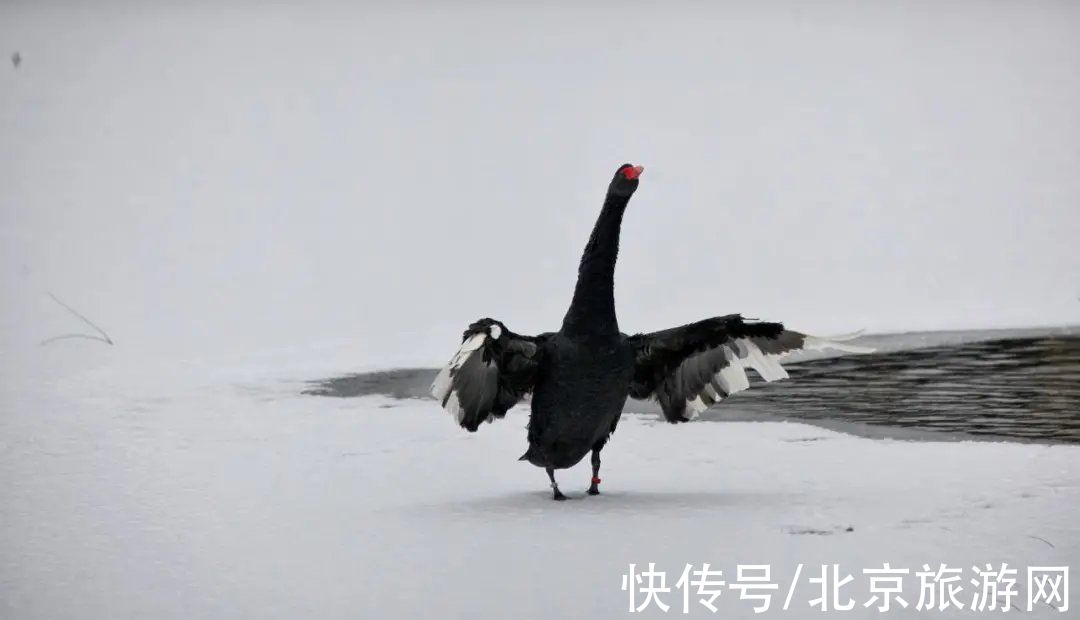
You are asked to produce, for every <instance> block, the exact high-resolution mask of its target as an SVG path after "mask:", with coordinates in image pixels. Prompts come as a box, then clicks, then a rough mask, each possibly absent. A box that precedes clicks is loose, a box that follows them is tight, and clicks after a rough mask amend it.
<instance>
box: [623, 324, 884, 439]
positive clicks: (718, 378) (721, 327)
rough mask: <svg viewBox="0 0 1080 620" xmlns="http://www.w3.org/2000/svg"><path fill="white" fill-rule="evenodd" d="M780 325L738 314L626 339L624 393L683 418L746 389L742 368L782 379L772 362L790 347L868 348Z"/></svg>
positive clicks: (669, 416) (863, 350)
mask: <svg viewBox="0 0 1080 620" xmlns="http://www.w3.org/2000/svg"><path fill="white" fill-rule="evenodd" d="M840 339H841V338H837V339H834V340H826V339H823V338H816V337H814V336H807V335H806V334H801V333H799V332H796V331H791V330H789V329H784V326H783V325H782V324H780V323H764V322H756V321H750V322H748V321H744V320H743V318H742V317H741V316H740V315H738V314H729V315H727V316H718V317H714V318H711V319H705V320H704V321H698V322H697V323H690V324H689V325H683V326H682V327H675V328H672V329H666V330H664V331H660V332H654V333H651V334H637V335H634V336H631V337H630V342H631V344H632V345H633V347H634V352H635V362H634V377H633V379H632V380H631V383H630V395H631V396H633V397H634V398H641V399H645V398H651V399H655V400H656V401H657V402H659V403H660V407H661V408H662V409H663V411H664V417H665V418H667V420H668V421H669V422H687V421H689V420H692V419H693V418H695V417H697V415H698V414H699V413H701V412H702V411H704V410H705V409H707V408H708V407H709V405H712V404H713V403H717V402H720V401H721V400H723V399H725V398H727V397H728V396H730V395H731V394H734V393H736V392H741V391H743V390H745V389H747V388H748V387H750V380H749V379H748V378H747V376H746V369H747V368H753V369H754V370H755V371H756V372H757V373H758V375H760V376H761V378H762V379H764V380H766V381H778V380H780V379H786V378H787V377H788V374H787V371H786V370H784V368H783V366H781V365H780V362H779V361H778V360H779V359H780V358H782V357H784V356H785V355H787V354H789V353H792V352H794V351H800V350H805V349H816V350H820V349H826V348H829V349H837V350H839V351H846V352H849V353H870V352H871V351H872V349H867V348H865V347H858V346H854V345H849V344H842V343H840V342H837V340H840Z"/></svg>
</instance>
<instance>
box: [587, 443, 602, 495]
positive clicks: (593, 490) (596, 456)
mask: <svg viewBox="0 0 1080 620" xmlns="http://www.w3.org/2000/svg"><path fill="white" fill-rule="evenodd" d="M603 449H604V446H603V445H599V446H596V447H595V448H593V451H592V485H590V486H589V495H600V486H599V485H600V451H601V450H603Z"/></svg>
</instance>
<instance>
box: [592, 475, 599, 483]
mask: <svg viewBox="0 0 1080 620" xmlns="http://www.w3.org/2000/svg"><path fill="white" fill-rule="evenodd" d="M592 483H593V484H600V478H597V477H596V476H593V477H592Z"/></svg>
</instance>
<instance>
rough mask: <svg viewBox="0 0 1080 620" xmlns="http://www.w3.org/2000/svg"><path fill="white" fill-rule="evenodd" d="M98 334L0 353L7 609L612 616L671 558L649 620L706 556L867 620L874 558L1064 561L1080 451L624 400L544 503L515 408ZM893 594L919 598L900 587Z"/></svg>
mask: <svg viewBox="0 0 1080 620" xmlns="http://www.w3.org/2000/svg"><path fill="white" fill-rule="evenodd" d="M94 347H97V348H94ZM118 350H119V348H118V347H117V348H114V349H109V348H107V347H104V346H98V345H95V344H94V343H85V344H83V343H79V344H76V345H74V346H73V347H71V348H66V349H63V350H61V349H60V348H57V347H53V346H50V347H45V348H39V349H38V350H37V352H21V353H20V354H19V356H18V358H17V361H18V362H19V363H18V364H12V363H10V362H11V360H10V359H8V360H7V362H9V363H7V364H6V365H5V366H6V370H5V375H6V378H5V381H4V384H3V387H2V389H3V393H2V398H3V403H4V408H5V411H4V415H3V416H0V616H2V617H4V618H74V617H80V618H130V617H154V618H196V617H197V618H225V617H260V618H271V617H321V618H376V617H385V618H404V617H446V618H466V617H467V618H502V617H517V618H558V617H589V618H614V617H624V616H626V615H627V607H628V593H627V592H624V591H622V589H621V585H622V576H623V575H624V574H625V573H626V572H627V570H628V566H629V564H630V563H635V564H637V565H638V566H639V567H641V566H644V565H647V564H648V563H650V562H654V563H656V568H657V569H658V570H665V571H667V572H668V580H669V583H668V585H669V586H671V587H672V588H673V591H672V592H671V593H670V594H667V595H665V596H664V597H663V600H664V602H666V603H667V604H669V605H672V609H671V611H670V612H668V614H667V615H681V610H682V608H681V605H682V603H681V598H680V596H681V595H680V594H679V592H678V591H676V590H675V589H674V587H673V586H674V585H675V581H676V580H677V579H678V577H679V575H680V573H681V571H682V569H683V568H684V566H685V565H686V564H688V563H689V564H693V565H695V568H700V567H701V564H702V563H704V562H708V563H710V564H712V566H713V568H714V569H720V570H722V571H724V575H725V577H724V580H725V581H734V577H735V570H736V566H737V565H738V564H770V565H771V566H772V571H773V574H772V579H773V581H774V582H776V583H778V584H779V585H778V588H779V589H778V591H777V593H776V595H775V597H774V600H773V601H772V610H771V611H770V614H772V613H775V614H776V615H778V616H779V617H792V618H804V617H812V616H821V615H822V614H821V612H819V611H817V610H815V609H812V608H811V607H810V606H809V605H808V601H809V600H810V599H813V598H817V596H818V590H817V588H818V586H816V585H812V584H810V583H809V582H808V581H807V579H808V578H809V577H813V576H817V575H818V573H820V570H821V569H820V565H821V564H839V565H840V567H841V571H842V573H850V574H853V576H854V577H855V580H854V581H853V582H851V584H849V585H848V586H846V587H845V589H844V590H843V597H842V598H846V597H847V596H851V597H852V598H853V599H854V600H855V601H856V605H857V606H856V609H855V610H852V611H850V612H846V613H842V614H838V615H841V616H846V617H880V616H879V615H878V614H877V612H876V611H873V609H872V608H871V609H866V608H863V607H862V603H863V602H864V601H865V600H866V599H867V598H868V589H867V586H868V584H867V581H866V578H865V577H864V576H863V575H862V574H861V571H862V569H863V568H875V567H876V568H881V567H882V563H883V562H889V563H890V565H891V566H892V567H903V568H909V569H911V571H912V573H914V572H915V571H916V570H921V567H922V565H923V564H924V563H926V564H930V565H931V566H933V567H934V568H936V567H937V566H938V565H939V564H940V563H946V564H948V565H949V566H950V567H960V568H963V570H964V582H965V583H963V585H964V587H965V589H964V591H963V592H962V594H961V595H960V597H959V599H960V600H961V601H962V602H964V603H965V605H966V604H968V603H970V597H971V596H972V594H973V593H974V588H973V587H972V586H971V585H970V584H968V583H966V582H967V579H968V578H969V577H970V576H971V575H970V574H969V573H970V572H971V566H972V564H973V563H978V564H980V565H983V564H985V563H987V562H991V563H993V564H994V565H995V566H998V565H999V564H1000V563H1001V562H1007V563H1008V564H1009V566H1011V567H1018V568H1020V580H1019V581H1020V587H1019V588H1018V589H1019V596H1017V597H1016V598H1015V599H1014V601H1013V603H1014V605H1016V606H1017V607H1018V608H1020V609H1025V608H1026V595H1027V588H1026V583H1025V573H1024V568H1025V567H1027V566H1029V565H1036V566H1039V565H1053V566H1056V565H1070V566H1072V568H1073V569H1074V570H1075V569H1076V567H1077V566H1078V565H1080V561H1078V560H1080V524H1078V522H1077V520H1076V514H1077V509H1078V508H1080V446H1064V445H1057V446H1046V445H1036V444H1027V445H1020V444H1008V443H968V442H962V443H954V442H950V443H936V442H904V441H881V440H871V439H863V438H857V437H853V436H849V435H844V434H840V433H836V432H831V431H827V430H823V429H820V428H816V427H812V426H806V425H802V424H794V423H774V422H769V423H751V422H740V423H693V424H687V425H681V426H678V427H675V426H669V425H666V424H662V423H656V422H655V421H654V420H653V419H652V418H649V417H644V416H627V417H626V418H624V420H623V422H622V424H621V425H620V427H619V429H618V431H617V433H616V435H615V437H614V439H613V441H612V443H611V444H609V447H608V449H607V450H605V452H604V465H603V470H602V472H601V475H602V477H603V479H604V482H603V484H602V485H601V488H602V490H603V492H604V494H603V495H601V496H600V497H587V496H585V494H584V490H585V488H586V486H587V480H588V477H589V471H588V469H587V465H586V464H582V465H579V466H578V467H576V468H574V469H572V470H569V471H565V472H560V476H559V479H560V482H561V484H562V487H563V489H564V491H566V492H567V493H568V494H569V495H570V496H571V498H572V499H571V501H567V502H562V503H557V502H553V501H551V499H550V497H549V490H548V488H547V486H546V478H545V476H544V474H543V472H542V471H541V470H539V469H537V468H534V467H532V466H530V465H527V464H525V463H521V462H518V461H517V460H516V459H517V457H518V456H519V455H520V454H521V453H522V452H523V451H524V448H525V428H524V427H525V423H526V420H527V416H526V412H525V411H523V410H516V411H514V412H512V413H511V414H510V415H509V416H508V417H507V419H506V420H504V421H502V422H500V423H496V424H492V425H485V426H484V427H482V428H481V429H480V432H478V433H476V434H472V435H470V434H468V433H465V432H464V431H462V430H461V429H459V428H457V427H455V426H454V425H453V424H452V422H451V420H450V419H449V417H448V416H447V415H446V414H444V413H443V412H442V411H441V410H439V409H438V408H437V407H436V406H435V404H434V403H433V402H431V401H419V400H411V401H397V400H391V399H384V398H379V397H368V398H360V399H328V398H319V397H311V396H301V395H299V391H300V387H301V386H300V385H298V384H297V383H296V382H295V381H288V380H285V379H281V378H280V377H286V376H296V375H295V374H292V375H289V374H287V373H290V372H292V371H294V370H295V369H297V368H301V367H305V366H307V367H314V366H317V365H318V364H319V363H320V362H315V360H316V359H317V357H316V356H315V355H314V352H313V351H307V352H304V351H278V352H275V353H272V354H269V355H268V356H263V357H260V358H248V359H244V360H241V359H233V360H231V361H228V363H226V361H224V360H221V359H216V360H212V361H210V360H191V359H188V360H161V359H159V360H155V361H150V360H149V359H148V358H141V359H140V358H139V357H138V356H129V357H127V358H125V359H119V358H116V357H113V358H110V357H109V356H119V355H120V353H118ZM76 353H78V354H79V355H78V356H81V357H82V358H83V359H82V360H81V362H80V363H78V364H69V366H68V367H67V368H66V369H64V370H62V371H50V369H55V368H60V367H62V365H61V364H59V360H60V359H62V358H63V359H67V358H70V357H72V356H75V354H76ZM78 356H76V357H78ZM322 359H324V361H323V362H321V363H322V364H327V363H329V364H330V365H333V363H334V362H332V361H331V362H326V361H325V359H326V358H325V357H323V358H322ZM800 563H802V564H803V565H804V566H803V568H802V572H801V577H800V578H799V580H797V581H796V587H795V591H794V594H793V595H792V599H791V603H790V606H789V607H790V608H789V609H788V610H787V611H780V608H781V607H782V606H783V602H784V599H785V597H786V595H787V590H788V588H789V585H790V583H791V581H792V577H793V576H794V573H795V571H796V570H797V567H798V565H799V564H800ZM1072 581H1074V582H1075V578H1074V579H1073V580H1072ZM1074 585H1075V584H1074ZM902 596H903V597H904V598H905V599H906V600H907V601H908V603H909V604H910V605H912V606H914V605H915V603H916V602H917V601H918V598H919V597H918V582H917V580H916V578H915V577H914V576H913V575H909V577H908V578H907V580H906V581H905V582H904V593H903V594H902ZM641 601H642V598H641V597H640V596H639V598H638V603H639V604H640V602H641ZM1075 604H1076V603H1075V602H1074V604H1073V606H1072V608H1073V609H1074V610H1075V608H1076V607H1075ZM691 605H692V607H691V611H692V613H693V614H694V615H696V616H698V617H706V616H711V615H712V614H710V613H709V612H708V610H707V609H705V608H704V607H702V606H701V605H699V604H697V602H696V599H691ZM717 605H718V607H719V610H720V611H719V613H718V614H717V615H716V616H715V617H748V616H752V615H753V613H752V611H751V609H752V607H753V606H754V605H755V603H754V602H752V601H749V600H740V599H739V597H738V592H737V591H735V590H730V589H727V588H724V590H723V594H722V595H721V596H720V598H719V599H718V600H717ZM894 605H895V603H894ZM901 612H902V613H899V614H894V615H895V616H897V617H903V616H911V615H923V616H927V617H931V616H932V617H937V616H936V615H931V614H927V613H926V612H922V613H921V614H918V613H917V612H914V611H912V610H911V609H910V608H909V609H908V610H901ZM984 613H990V612H984ZM994 613H997V612H994ZM1014 613H1015V612H1014ZM1070 613H1071V612H1070ZM649 614H652V615H662V614H660V612H658V611H657V608H656V607H655V606H650V607H649V608H648V609H647V613H643V614H641V615H649ZM945 615H946V616H948V615H949V614H948V613H946V614H945ZM1020 615H1021V616H1022V617H1065V616H1068V614H1059V613H1058V612H1056V611H1054V610H1053V609H1051V608H1050V607H1048V606H1046V605H1039V606H1037V608H1036V610H1035V611H1033V612H1031V613H1024V614H1020ZM959 616H962V617H976V616H977V614H976V615H973V614H972V613H971V612H969V611H967V610H965V611H964V612H962V613H960V614H959Z"/></svg>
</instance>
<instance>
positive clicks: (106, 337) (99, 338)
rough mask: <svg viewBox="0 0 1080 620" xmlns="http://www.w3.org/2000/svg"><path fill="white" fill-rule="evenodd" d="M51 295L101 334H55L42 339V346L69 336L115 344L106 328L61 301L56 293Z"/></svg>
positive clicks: (50, 295) (50, 294)
mask: <svg viewBox="0 0 1080 620" xmlns="http://www.w3.org/2000/svg"><path fill="white" fill-rule="evenodd" d="M49 297H52V300H53V301H55V302H56V303H58V304H60V305H61V306H62V307H63V308H64V309H65V310H67V311H68V312H70V313H72V314H74V315H75V316H76V317H78V318H79V320H81V321H82V322H83V323H86V324H87V325H89V326H90V327H93V328H94V330H95V331H97V333H99V334H101V335H100V336H93V335H90V334H64V335H63V336H54V337H52V338H46V339H45V340H42V341H41V346H45V345H47V344H49V343H50V342H56V341H57V340H65V339H67V338H85V339H87V340H97V341H98V342H104V343H105V344H108V345H112V344H114V343H113V341H112V338H109V334H106V333H105V330H103V329H101V328H100V327H98V326H97V325H95V324H94V322H93V321H91V320H90V319H88V318H86V317H85V316H83V315H82V314H80V313H79V311H78V310H76V309H75V308H72V307H71V306H69V305H67V304H65V303H64V302H62V301H60V300H59V299H58V298H57V297H56V295H53V294H52V293H49Z"/></svg>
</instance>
